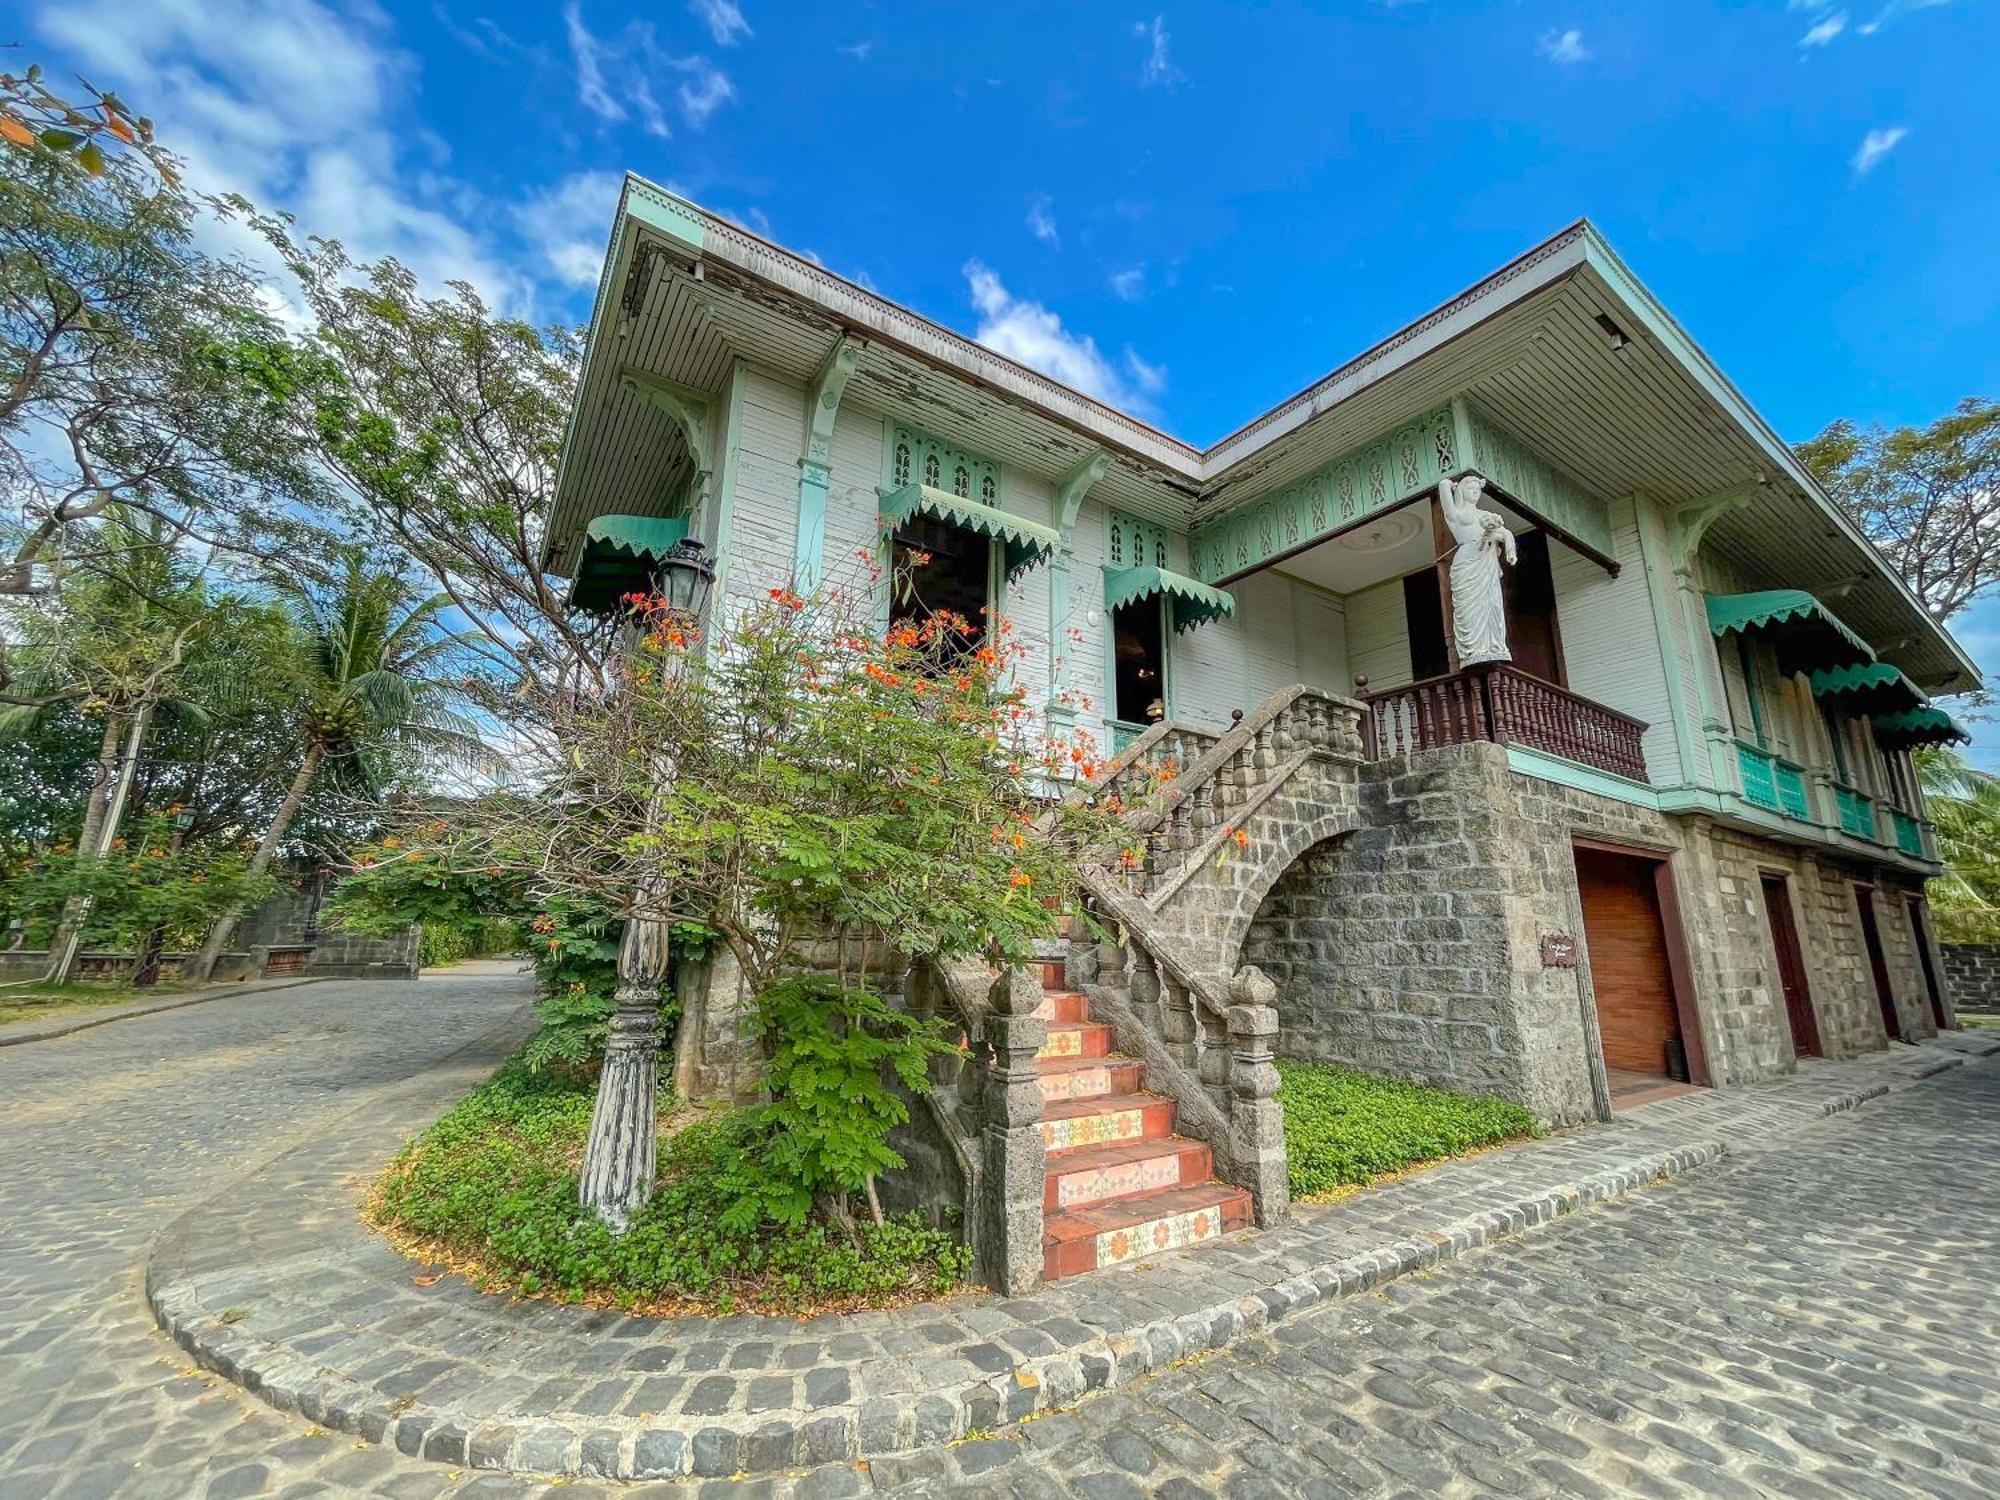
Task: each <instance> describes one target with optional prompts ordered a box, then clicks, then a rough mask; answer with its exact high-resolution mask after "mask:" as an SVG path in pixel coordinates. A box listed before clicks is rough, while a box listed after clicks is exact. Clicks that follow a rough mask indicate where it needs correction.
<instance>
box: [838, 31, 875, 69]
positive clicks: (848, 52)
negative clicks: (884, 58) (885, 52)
mask: <svg viewBox="0 0 2000 1500" xmlns="http://www.w3.org/2000/svg"><path fill="white" fill-rule="evenodd" d="M833 50H834V51H836V52H838V53H839V54H840V55H841V56H842V57H851V58H853V59H854V60H855V61H856V62H864V63H865V62H867V61H868V59H869V58H871V57H873V56H874V55H875V40H874V38H873V37H871V38H869V39H868V40H867V41H865V42H849V43H848V44H847V45H846V46H845V47H835V48H834V49H833Z"/></svg>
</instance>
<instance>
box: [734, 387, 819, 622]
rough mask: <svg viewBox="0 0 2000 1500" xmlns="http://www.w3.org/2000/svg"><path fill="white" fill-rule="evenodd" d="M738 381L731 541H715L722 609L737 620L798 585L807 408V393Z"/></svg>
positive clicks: (793, 388) (797, 388)
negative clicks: (795, 558)
mask: <svg viewBox="0 0 2000 1500" xmlns="http://www.w3.org/2000/svg"><path fill="white" fill-rule="evenodd" d="M739 378H740V380H741V382H742V399H741V401H740V402H739V403H738V406H737V419H736V423H735V430H734V431H733V432H729V433H726V434H725V435H724V439H723V441H724V442H725V444H727V445H728V447H729V449H730V452H729V454H728V468H729V471H730V484H731V486H732V493H731V495H730V496H729V497H728V500H727V505H728V512H727V513H728V515H729V534H728V535H727V536H724V537H718V538H717V539H716V551H717V552H718V554H720V556H721V557H722V558H723V607H724V610H725V612H726V614H727V616H728V617H729V618H732V619H733V618H734V617H735V616H736V615H737V614H739V613H740V612H741V611H742V610H743V609H745V608H746V607H748V606H749V605H750V604H752V603H754V602H755V601H756V600H757V599H759V598H761V597H763V596H765V595H766V594H768V593H769V591H770V590H772V589H774V588H777V587H779V586H780V585H786V584H789V583H791V581H792V553H793V550H794V549H795V547H796V546H797V542H798V524H799V454H800V448H801V443H802V440H803V434H804V431H805V400H806V398H805V391H804V390H803V389H802V388H801V387H798V386H792V385H787V384H786V383H785V382H784V381H781V380H778V379H776V378H774V377H772V376H770V375H768V374H765V373H764V372H762V371H760V370H755V369H750V368H747V367H746V368H744V369H742V371H741V373H740V377H739Z"/></svg>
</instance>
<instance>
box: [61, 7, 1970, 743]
mask: <svg viewBox="0 0 2000 1500" xmlns="http://www.w3.org/2000/svg"><path fill="white" fill-rule="evenodd" d="M28 13H29V15H30V16H31V31H30V35H29V44H30V50H31V51H32V52H33V54H34V55H36V56H38V57H40V58H41V59H42V60H43V61H45V62H46V63H49V64H51V65H54V66H57V67H68V68H71V69H73V70H76V71H81V72H83V73H84V74H86V75H87V76H88V77H89V78H90V79H91V81H92V82H94V83H97V84H99V85H101V86H104V87H111V88H116V89H117V90H118V91H119V92H120V93H121V94H122V95H123V96H125V97H126V98H127V99H128V100H129V101H130V102H131V103H133V104H134V106H135V107H137V108H139V109H141V110H143V111H144V112H146V113H149V114H151V115H152V116H153V117H154V118H155V120H156V121H157V122H158V125H159V128H160V130H161V133H162V135H163V136H164V137H165V138H166V139H167V140H168V141H169V143H170V144H172V145H173V146H174V147H176V148H177V149H180V150H182V151H184V152H185V153H186V154H187V155H189V156H190V157H191V158H192V160H193V163H194V167H195V170H196V172H197V174H198V175H199V176H200V177H201V178H202V179H203V180H205V181H207V182H210V183H213V184H217V185H223V186H229V187H233V188H236V189H238V190H241V191H243V192H246V193H247V194H249V195H250V196H251V197H253V198H255V199H256V200H258V201H259V202H260V203H263V204H267V205H271V206H280V207H285V208H289V209H292V210H294V211H295V212H297V213H298V214H299V215H300V218H301V220H302V222H303V224H304V226H305V227H306V228H308V229H310V230H312V231H315V232H318V233H323V234H328V235H331V236H334V237H336V238H340V239H343V240H345V241H347V242H348V243H349V245H350V247H351V248H354V249H356V250H358V251H361V252H363V253H369V254H375V253H394V254H398V255H401V256H403V257H404V258H405V259H407V260H408V261H410V263H411V264H413V265H414V266H416V267H417V268H418V269H419V270H420V271H421V272H422V273H423V274H425V275H427V276H430V277H433V278H442V277H446V276H464V277H467V278H469V279H471V280H473V281H474V282H475V283H477V284H478V285H479V286H480V287H481V288H482V289H483V290H484V291H486V292H487V294H488V295H489V296H490V297H491V298H493V299H494V300H495V301H496V302H499V303H502V304H504V305H506V306H508V307H510V308H512V309H514V310H517V311H521V312H524V313H528V314H531V315H534V316H538V317H544V318H581V317H582V316H584V315H585V314H586V313H587V311H588V302H589V295H590V290H591V287H592V285H593V283H594V281H595V277H596V272H597V262H598V258H599V255H600V253H601V249H602V245H603V240H604V235H605V230H606V227H607V225H608V221H609V216H610V211H611V206H612V203H613V200H614V197H615V192H616V182H617V177H618V174H619V173H621V172H622V171H624V170H625V169H627V168H630V169H632V170H635V171H639V172H642V173H644V174H646V175H648V176H650V177H653V178H655V179H657V180H659V181H662V182H665V183H668V184H671V185H672V186H674V187H676V188H677V189H679V190H680V191H682V192H684V193H686V194H688V195H689V196H690V197H693V198H694V199H696V200H697V201H699V202H701V203H703V204H704V205H706V206H708V207H710V208H713V209H715V210H717V211H719V212H723V213H727V214H730V215H732V216H734V217H736V218H739V219H741V220H743V221H744V222H746V223H748V224H750V225H751V226H752V227H753V228H756V229H759V230H760V231H762V232H765V233H767V234H769V235H771V236H772V237H773V238H775V239H777V240H779V241H780V242H782V243H784V244H786V245H789V246H791V247H793V248H795V249H799V250H803V251H808V252H810V253H812V254H814V255H817V256H818V257H820V258H821V259H822V260H824V262H825V263H826V264H827V265H828V266H830V267H832V268H833V269H835V270H837V271H840V272H842V273H844V274H847V275H851V276H854V277H856V278H858V279H861V280H863V281H865V282H866V283H867V284H869V285H871V286H873V287H875V288H877V289H878V290H880V291H881V292H883V293H885V294H886V295H888V296H891V297H894V298H896V299H897V300H899V301H902V302H905V303H907V304H909V305H911V306H913V307H915V308H917V309H918V310H919V311H921V312H923V313H925V314H926V315H928V316H930V317H932V318H935V319H937V320H938V321H940V322H943V323H946V324H949V325H951V326H954V327H957V328H959V329H962V330H964V331H965V332H967V333H969V334H972V335H974V336H976V337H979V338H981V339H983V340H985V341H987V342H989V343H992V344H993V345H994V346H995V347H999V348H1002V349H1004V350H1006V352H1009V353H1011V354H1014V355H1016V356H1018V357H1021V358H1025V359H1027V360H1029V361H1030V362H1033V363H1036V364H1039V365H1042V366H1043V367H1045V368H1048V369H1050V370H1051V371H1052V372H1053V373H1055V374H1057V375H1059V376H1062V377H1063V378H1066V379H1069V380H1071V381H1072V382H1073V383H1076V384H1080V385H1083V386H1086V387H1088V388H1091V389H1093V390H1095V391H1096V392H1097V393H1099V394H1101V395H1104V396H1105V397H1107V398H1108V399H1110V400H1113V401H1115V402H1117V403H1119V404H1122V405H1124V406H1127V407H1128V408H1130V409H1133V410H1135V411H1136V412H1138V413H1139V414H1141V415H1143V416H1146V417H1148V418H1150V419H1152V420H1154V421H1156V422H1158V423H1160V424H1161V425H1163V426H1165V427H1166V428H1168V429H1169V430H1170V431H1173V432H1175V433H1176V434H1178V435H1180V436H1183V437H1186V438H1188V439H1191V440H1193V441H1196V442H1208V441H1212V440H1213V439H1215V438H1216V437H1218V436H1220V435H1221V434H1223V433H1224V432H1226V431H1228V430H1230V429H1231V428H1233V427H1235V426H1237V425H1239V424H1240V423H1242V422H1244V421H1246V420H1248V419H1249V418H1251V417H1252V416H1254V415H1256V414H1257V413H1258V412H1259V411H1261V410H1263V409H1264V408H1265V407H1267V406H1269V405H1270V404H1272V403H1273V402H1275V401H1277V400H1279V399H1281V398H1282V397H1284V396H1286V395H1288V394H1290V393H1291V392H1292V391H1294V390H1296V389H1297V388H1298V387H1300V386H1301V385H1304V384H1306V383H1308V382H1309V381H1311V380H1314V379H1316V378H1317V377H1319V376H1320V375H1322V374H1324V373H1325V372H1326V371H1327V370H1328V369H1330V368H1332V367H1333V366H1334V365H1336V364H1338V363H1340V362H1341V361H1342V360H1344V359H1345V358H1347V357H1348V356H1350V355H1352V354H1353V353H1355V352H1357V351H1358V350H1360V349H1361V348H1363V347H1365V346H1366V345H1368V344H1369V343H1371V342H1373V341H1374V340H1375V339H1377V338H1379V337H1380V336H1382V335H1383V334H1385V333H1387V332H1390V331H1391V330H1393V329H1395V328H1396V327H1398V326H1400V325H1401V324H1403V323H1404V322H1407V321H1408V320H1409V319H1411V318H1413V317H1415V316H1417V315H1419V314H1421V313H1423V312H1424V311H1426V310H1428V309H1429V308H1430V307H1431V306H1433V305H1434V304H1436V303H1437V302H1440V301H1442V300H1444V299H1445V298H1446V297H1448V296H1450V295H1451V294H1453V293H1454V292H1456V291H1458V290H1459V289H1461V288H1462V287H1464V286H1465V285H1466V284H1467V283H1469V282H1471V281H1472V280H1474V279H1476V278H1477V277H1479V276H1480V275H1482V274H1484V273H1485V272H1486V271H1489V270H1491V269H1492V268H1493V267H1495V266H1497V265H1499V264H1500V263H1502V262H1504V261H1505V260H1507V259H1509V258H1510V257H1512V256H1513V255H1515V254H1516V253H1518V252H1519V251H1520V250H1522V249H1523V248H1525V247H1526V246H1527V245H1529V244H1531V243H1533V242H1534V241H1536V240H1538V239H1540V238H1542V237H1543V236H1545V235H1547V234H1548V233H1550V232H1551V231H1553V230H1554V229H1556V228H1558V227H1559V226H1561V225H1562V224H1564V223H1566V222H1568V221H1569V220H1570V219H1572V218H1575V217H1577V216H1578V215H1588V216H1589V217H1591V218H1593V219H1594V220H1596V221H1597V223H1598V224H1599V225H1600V227H1602V228H1603V229H1604V231H1605V232H1606V234H1607V235H1608V236H1609V237H1610V239H1611V241H1612V243H1613V244H1614V245H1615V246H1617V248H1618V249H1619V250H1620V252H1621V253H1622V254H1623V255H1624V256H1625V257H1626V259H1627V260H1628V261H1629V262H1630V263H1631V264H1632V266H1633V267H1634V269H1635V270H1636V271H1637V272H1638V274H1639V275H1640V276H1641V278H1642V279H1644V280H1645V281H1646V282H1647V284H1648V285H1649V286H1651V287H1652V289H1653V290H1654V291H1655V292H1656V293H1657V294H1659V296H1660V297H1661V298H1662V300H1664V301H1665V303H1666V304H1667V306H1668V307H1669V308H1670V309H1671V310H1672V311H1673V312H1674V313H1675V314H1676V315H1677V316H1678V317H1679V318H1680V319H1681V321H1682V322H1683V323H1684V324H1685V325H1686V326H1687V327H1688V328H1689V329H1690V331H1691V332H1692V333H1693V334H1694V336H1695V337H1696V338H1697V339H1698V340H1699V341H1700V342H1701V343H1702V344H1703V345H1704V346H1705V347H1706V348H1707V349H1708V350H1709V352H1710V353H1711V354H1712V355H1714V356H1715V358H1716V359H1717V360H1718V361H1719V362H1720V363H1721V365H1722V366H1723V368H1724V369H1725V370H1727V371H1728V372H1729V373H1730V375H1731V376H1732V377H1733V378H1734V379H1735V380H1736V381H1737V383H1738V384H1739V385H1740V386H1741V387H1742V388H1743V389H1744V390H1745V392H1746V393H1747V394H1748V395H1749V397H1750V399H1751V400H1752V401H1753V402H1754V403H1755V404H1756V405H1757V406H1758V407H1759V408H1760V409H1761V410H1762V411H1763V412H1764V414H1765V415H1766V416H1767V417H1768V418H1770V420H1771V421H1772V423H1773V424H1774V425H1775V426H1776V427H1777V429H1778V430H1779V432H1781V433H1782V434H1783V435H1785V436H1786V437H1787V438H1790V439H1794V440H1796V439H1800V438H1804V437H1808V436H1811V435H1812V434H1813V433H1815V432H1817V431H1818V430H1819V429H1820V428H1821V427H1822V426H1824V425H1825V424H1826V423H1827V422H1828V421H1830V420H1832V419H1833V418H1835V417H1838V416H1851V417H1855V418H1857V419H1860V420H1863V421H1882V422H1888V423H1899V422H1919V421H1924V420H1927V419H1929V418H1931V417H1933V416H1935V415H1936V414H1938V413H1940V412H1942V411H1943V410H1945V409H1946V408H1948V407H1949V406H1950V405H1951V404H1952V403H1954V402H1955V401H1957V400H1958V399H1959V398H1961V397H1963V396H1966V395H1970V394H1975V393H1977V394H1987V395H1991V394H1995V393H1996V392H2000V353H1996V350H2000V276H1996V274H1995V270H1996V265H2000V252H1996V246H2000V145H1996V143H2000V89H1996V88H1995V87H1994V86H1993V84H1992V78H1991V69H1992V63H1993V60H1994V59H1995V58H1996V57H2000V8H1996V7H1995V6H1994V5H1992V4H1990V3H1985V0H1846V3H1843V0H1635V3H1627V4H1620V5H1617V6H1609V5H1603V4H1585V3H1579V0H1563V3H1544V0H1396V3H1390V0H1348V3H1345V4H1324V5H1298V4H1274V5H1262V6H1256V7H1245V6H1229V7H1219V6H1205V7H1200V8H1197V7H1194V6H1188V5H1183V6H1180V7H1178V8H1170V9H1155V8H1154V7H1153V5H1151V4H1148V5H1145V6H1133V5H1125V6H1108V5H1098V4H1068V5H1030V4H1006V5H995V6H988V7H979V8H974V7H968V6H958V5H949V6H947V5H922V6H908V7H905V6H896V5H891V4H887V3H883V4H874V5H867V4H862V5H842V4H835V3H818V4H812V5H781V4H778V3H775V0H693V3H691V4H686V3H682V0H663V3H658V4H652V5H645V6H639V5H633V4H631V3H629V0H583V3H580V4H565V3H564V0H548V3H539V4H534V5H521V4H512V3H502V0H435V3H432V0H416V3H395V4H381V5H373V4H366V3H361V4H346V3H341V0H283V3H271V4H252V3H245V0H61V3H58V4H49V5H46V6H42V7H39V8H32V7H31V8H30V9H29V12H28ZM1957 624H1958V628H1959V633H1960V635H1961V638H1962V639H1964V640H1965V641H1966V642H1967V644H1968V645H1969V646H1971V647H1972V649H1973V651H1974V653H1975V655H1976V656H1977V657H1978V658H1979V659H1980V660H1981V662H1982V664H1984V665H1986V666H1988V667H1989V668H2000V604H1993V603H1989V604H1987V605H1985V606H1984V607H1981V608H1978V609H1976V610H1974V611H1972V612H1969V613H1968V614H1967V615H1966V616H1963V617H1961V619H1960V621H1959V622H1957ZM1982 738H1983V739H1986V740H1988V741H1990V742H1991V743H1990V744H1986V745H1982V747H1981V755H1980V758H1981V759H1982V760H1984V761H1985V762H1986V763H1988V764H1991V765H1994V766H1996V767H2000V730H1988V731H1987V732H1986V734H1985V735H1983V736H1982Z"/></svg>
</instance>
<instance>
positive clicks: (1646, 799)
mask: <svg viewBox="0 0 2000 1500" xmlns="http://www.w3.org/2000/svg"><path fill="white" fill-rule="evenodd" d="M1507 769H1509V770H1510V771H1519V772H1520V773H1521V774H1522V775H1524V776H1534V777H1538V778H1539V779H1541V780H1543V781H1553V782H1555V783H1556V784H1557V785H1558V786H1566V787H1572V788H1574V789H1575V790H1577V791H1579V792H1589V793H1591V794H1592V795H1594V796H1598V797H1609V798H1611V799H1612V800H1613V801H1615V802H1628V803H1630V804H1631V805H1632V806H1634V807H1643V808H1646V809H1648V810H1649V811H1652V812H1658V811H1660V794H1659V792H1658V791H1656V790H1655V789H1654V788H1652V787H1649V786H1646V785H1645V784H1644V783H1642V782H1637V781H1632V780H1629V779H1628V778H1626V777H1623V776H1614V775H1613V774H1612V773H1611V772H1609V771H1600V770H1598V769H1596V768H1595V767H1594V766H1585V765H1579V764H1577V762H1575V761H1573V760H1564V759H1563V758H1562V757H1561V756H1560V755H1550V754H1548V753H1546V752H1545V751H1541V750H1533V749H1530V748H1529V747H1527V746H1526V745H1509V746H1508V747H1507Z"/></svg>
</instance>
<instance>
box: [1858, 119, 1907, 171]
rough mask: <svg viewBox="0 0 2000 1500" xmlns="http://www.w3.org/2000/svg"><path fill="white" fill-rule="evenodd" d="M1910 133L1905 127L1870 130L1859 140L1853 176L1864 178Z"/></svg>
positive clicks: (1894, 126) (1893, 126) (1897, 126)
mask: <svg viewBox="0 0 2000 1500" xmlns="http://www.w3.org/2000/svg"><path fill="white" fill-rule="evenodd" d="M1909 133H1910V131H1909V127H1908V126H1905V125H1891V126H1889V127H1888V128H1887V129H1884V130H1871V131H1869V132H1868V134H1866V135H1864V136H1863V137H1862V138H1861V145H1860V146H1859V147H1858V148H1857V149H1856V150H1855V153H1854V175H1855V176H1856V177H1861V176H1865V175H1866V174H1867V173H1869V172H1872V171H1874V170H1875V167H1876V165H1877V164H1878V163H1879V162H1880V161H1881V160H1882V158H1883V157H1885V156H1887V155H1888V154H1889V153H1890V152H1891V151H1894V150H1895V149H1896V147H1897V146H1899V145H1901V144H1902V141H1903V137H1904V136H1906V135H1908V134H1909Z"/></svg>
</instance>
